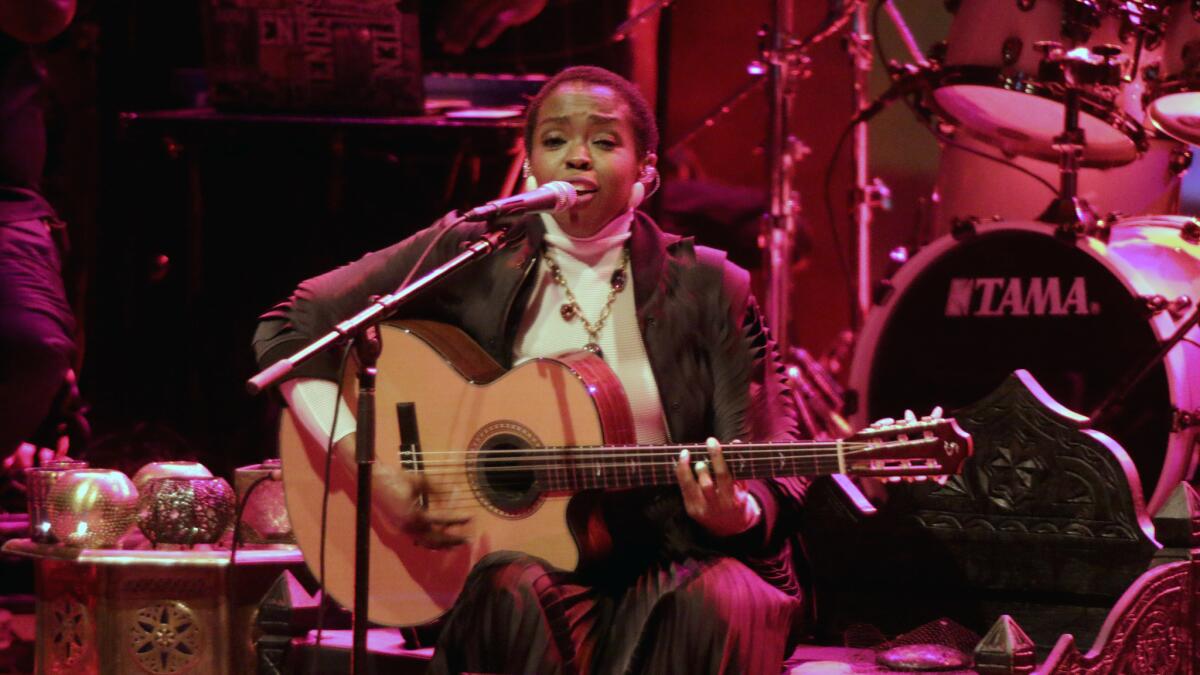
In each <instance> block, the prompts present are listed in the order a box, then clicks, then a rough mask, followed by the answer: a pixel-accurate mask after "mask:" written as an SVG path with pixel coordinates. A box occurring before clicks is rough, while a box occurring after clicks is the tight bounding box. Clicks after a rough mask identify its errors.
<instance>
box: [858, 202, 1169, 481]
mask: <svg viewBox="0 0 1200 675" xmlns="http://www.w3.org/2000/svg"><path fill="white" fill-rule="evenodd" d="M1039 227H1041V228H1043V229H1041V230H1039V229H1036V228H1039ZM941 241H942V242H946V243H947V244H948V248H946V249H945V250H944V251H942V252H941V253H940V254H936V255H935V257H934V258H933V259H932V260H930V259H929V258H928V257H927V258H925V259H922V258H921V257H920V256H918V257H917V258H914V259H913V260H912V261H910V262H909V263H908V264H909V265H919V266H917V267H914V268H913V269H910V270H908V272H909V273H910V274H914V275H913V276H911V277H910V279H911V280H910V281H909V282H908V283H906V284H905V285H902V286H901V285H898V287H897V291H896V292H894V293H893V296H892V297H890V298H888V299H887V300H885V303H884V306H883V307H881V308H879V309H877V310H876V311H875V313H874V315H873V316H872V317H869V319H868V322H867V326H866V327H865V329H864V332H863V337H862V341H861V342H860V344H859V352H858V353H857V354H856V357H855V364H854V369H853V371H854V372H853V373H852V378H854V380H855V381H854V382H852V385H853V386H856V387H860V392H859V393H860V395H862V396H863V399H862V400H861V406H860V407H861V408H865V417H862V416H861V415H860V419H865V420H871V419H877V418H879V417H884V416H892V417H895V416H898V415H899V414H901V413H903V412H904V410H905V409H906V408H907V409H912V410H914V411H918V412H926V411H928V410H929V409H930V408H931V407H932V406H934V405H941V406H944V407H946V409H947V410H948V411H949V412H950V413H952V412H953V411H954V410H955V409H956V408H959V407H962V406H964V405H967V404H969V403H972V402H974V401H977V400H978V399H980V398H982V397H983V396H985V395H986V394H988V393H990V392H991V391H992V390H993V389H995V388H996V387H997V386H998V385H999V384H1000V383H1001V382H1002V381H1003V380H1004V379H1005V378H1006V377H1007V376H1008V375H1009V374H1010V373H1011V372H1012V371H1014V370H1016V369H1018V368H1024V369H1026V370H1028V371H1030V372H1031V373H1032V374H1033V375H1034V377H1036V378H1037V380H1038V382H1040V383H1041V384H1042V386H1044V387H1045V388H1046V390H1047V391H1048V392H1049V393H1050V394H1051V395H1052V396H1054V397H1055V398H1056V399H1057V400H1058V401H1059V403H1062V404H1063V405H1065V406H1067V407H1068V408H1070V409H1072V410H1074V411H1076V412H1078V413H1080V414H1084V415H1087V414H1089V413H1090V412H1091V411H1092V409H1093V408H1094V407H1095V406H1096V405H1097V404H1099V403H1100V402H1101V401H1102V400H1103V399H1104V398H1105V396H1106V395H1108V393H1109V392H1110V391H1111V390H1112V389H1113V388H1114V386H1115V385H1116V384H1117V383H1118V381H1120V380H1121V378H1122V377H1123V376H1125V374H1126V373H1127V371H1128V370H1129V369H1130V368H1133V367H1135V366H1136V365H1137V364H1138V363H1139V362H1140V360H1141V359H1143V358H1144V357H1145V356H1146V355H1147V354H1149V353H1151V352H1152V351H1153V350H1154V348H1155V346H1156V345H1157V343H1158V342H1157V338H1156V336H1155V335H1154V331H1153V328H1152V326H1151V324H1150V322H1149V320H1148V319H1147V314H1146V311H1145V308H1144V304H1143V302H1142V301H1141V300H1140V299H1139V298H1138V297H1137V296H1136V295H1135V294H1133V293H1132V292H1131V291H1130V290H1129V289H1128V288H1127V287H1126V286H1125V284H1124V282H1123V281H1122V280H1121V279H1120V278H1119V277H1118V276H1116V274H1115V273H1114V272H1113V271H1112V269H1110V267H1109V266H1107V265H1106V264H1105V263H1104V262H1102V261H1101V260H1100V259H1099V258H1098V257H1096V256H1095V255H1093V254H1091V253H1089V252H1088V251H1086V250H1084V249H1082V248H1080V247H1077V246H1075V245H1072V244H1065V243H1063V242H1060V241H1058V240H1056V239H1055V238H1054V237H1053V236H1051V235H1050V233H1049V228H1047V227H1045V226H1037V225H1032V224H1030V225H1027V226H1026V227H1024V228H995V229H987V228H983V229H981V231H980V232H979V234H977V235H974V236H970V237H968V238H966V239H964V240H963V241H960V242H957V243H953V244H949V242H951V241H952V240H950V239H949V238H946V239H945V240H941ZM936 246H937V243H935V244H934V245H933V246H932V247H931V248H933V247H936ZM904 273H905V270H903V269H902V270H901V274H904ZM864 378H865V379H864ZM864 385H865V391H863V390H862V389H861V388H863V387H864ZM1171 422H1172V402H1171V397H1170V391H1169V385H1168V378H1167V373H1166V369H1165V367H1164V366H1162V365H1161V364H1159V365H1156V366H1155V367H1154V369H1153V370H1152V371H1151V372H1150V374H1149V375H1148V376H1147V377H1146V378H1145V379H1144V380H1143V381H1142V382H1141V383H1140V384H1139V385H1138V386H1137V388H1135V389H1134V391H1133V392H1132V393H1131V395H1130V396H1129V398H1128V399H1127V400H1126V402H1125V404H1124V405H1123V406H1121V408H1120V409H1119V410H1118V411H1117V414H1116V415H1115V416H1114V417H1112V418H1111V421H1110V422H1109V423H1108V424H1106V425H1105V426H1103V427H1102V428H1101V429H1100V430H1101V431H1104V432H1106V433H1108V434H1110V435H1111V436H1113V437H1114V438H1116V439H1117V441H1118V442H1120V443H1121V444H1122V445H1123V446H1124V448H1125V449H1126V451H1127V452H1128V453H1129V455H1130V457H1131V458H1132V459H1133V461H1134V464H1135V465H1136V467H1137V470H1138V473H1139V476H1140V478H1141V481H1142V485H1143V488H1144V493H1143V494H1144V495H1145V496H1146V497H1147V498H1148V497H1149V496H1150V495H1151V493H1153V488H1154V485H1155V483H1156V481H1157V480H1158V478H1159V474H1160V472H1161V469H1162V466H1163V460H1164V455H1165V453H1166V446H1167V443H1168V437H1169V435H1170V433H1171Z"/></svg>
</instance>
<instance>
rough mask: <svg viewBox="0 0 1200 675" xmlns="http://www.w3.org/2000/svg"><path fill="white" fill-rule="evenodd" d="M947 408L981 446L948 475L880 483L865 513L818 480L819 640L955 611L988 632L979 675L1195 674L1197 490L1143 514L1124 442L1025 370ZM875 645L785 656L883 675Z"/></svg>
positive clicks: (962, 621)
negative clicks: (881, 490)
mask: <svg viewBox="0 0 1200 675" xmlns="http://www.w3.org/2000/svg"><path fill="white" fill-rule="evenodd" d="M954 417H955V418H956V419H957V420H958V422H959V424H960V426H962V427H963V428H964V429H965V430H967V431H968V432H970V433H971V434H972V435H973V437H974V443H975V454H974V456H973V457H972V458H971V459H970V460H969V461H968V462H967V464H966V466H965V469H964V471H963V473H962V474H961V475H959V476H955V477H953V478H951V479H950V480H949V481H947V482H946V483H945V484H943V485H938V484H936V483H915V484H889V485H888V490H887V501H886V503H884V504H882V505H880V506H879V507H878V511H877V513H874V514H873V515H868V514H866V513H864V512H863V510H861V509H860V508H859V507H858V506H856V504H855V502H853V501H852V500H851V499H850V498H849V497H848V496H847V495H846V493H845V492H844V491H843V490H841V489H839V488H838V487H837V486H836V485H835V484H834V483H833V482H831V481H818V482H817V483H815V484H814V485H813V487H812V490H811V491H810V493H809V500H808V504H807V505H806V509H805V514H804V523H803V529H804V532H805V542H806V547H807V549H808V556H809V560H810V561H811V571H812V581H813V584H812V585H813V589H814V600H815V605H816V623H815V625H814V629H813V636H814V640H815V641H817V642H820V643H824V644H845V642H846V641H845V636H847V635H861V634H862V633H863V627H864V626H870V627H871V628H872V630H875V631H877V633H876V634H880V635H887V636H895V635H899V634H903V633H905V632H908V631H912V630H913V629H914V628H917V627H919V626H922V625H925V626H929V625H935V624H932V623H931V622H935V621H938V620H945V619H949V620H950V621H951V622H953V624H954V625H960V626H962V627H965V628H966V629H969V631H974V633H975V634H977V635H980V636H983V638H982V640H981V641H980V642H979V643H978V645H977V646H976V648H975V650H974V651H975V654H974V656H975V658H974V661H975V666H974V669H975V671H977V672H981V673H1018V672H1031V671H1033V670H1034V669H1035V667H1036V668H1037V671H1038V672H1044V673H1107V672H1123V673H1147V674H1149V673H1155V674H1161V673H1181V672H1192V671H1193V670H1195V669H1197V668H1196V665H1195V664H1197V663H1200V661H1198V659H1200V644H1197V643H1196V642H1195V637H1194V633H1195V631H1194V627H1195V626H1197V625H1198V624H1197V620H1198V619H1200V611H1198V608H1200V605H1198V604H1197V603H1196V602H1195V601H1194V599H1195V589H1194V588H1193V584H1194V581H1193V579H1194V578H1195V577H1196V575H1197V573H1198V572H1200V566H1197V564H1196V562H1195V556H1194V551H1193V547H1195V546H1197V545H1198V544H1197V542H1200V539H1198V538H1197V533H1198V532H1200V519H1198V518H1197V514H1200V508H1198V504H1200V500H1197V497H1196V493H1195V492H1193V491H1192V489H1191V487H1190V486H1189V485H1187V484H1181V485H1180V487H1179V488H1178V489H1177V490H1176V492H1175V493H1174V494H1173V495H1172V498H1171V499H1170V500H1169V502H1168V503H1167V504H1166V505H1165V506H1164V508H1163V509H1162V510H1161V511H1160V513H1159V514H1157V515H1156V517H1155V519H1154V522H1153V523H1151V520H1150V518H1149V516H1148V514H1147V513H1146V509H1145V505H1144V502H1143V499H1142V494H1141V487H1140V486H1141V483H1140V482H1139V480H1138V476H1137V474H1136V471H1135V469H1134V468H1133V464H1132V462H1131V461H1130V460H1129V457H1128V455H1126V453H1125V451H1124V450H1123V449H1122V448H1121V447H1120V446H1119V445H1118V444H1117V443H1116V442H1115V441H1113V440H1112V439H1111V438H1109V437H1107V436H1105V435H1103V434H1100V433H1098V432H1095V431H1091V430H1088V429H1087V428H1086V422H1087V420H1086V419H1085V418H1083V417H1081V416H1079V415H1077V414H1075V413H1072V412H1071V411H1069V410H1067V409H1065V408H1063V407H1062V406H1060V405H1058V404H1057V403H1056V402H1054V400H1053V399H1051V398H1050V397H1049V396H1048V395H1047V394H1046V392H1045V391H1044V390H1043V389H1042V388H1041V387H1040V386H1039V385H1038V384H1037V382H1036V381H1034V379H1033V378H1032V376H1030V375H1029V374H1028V373H1027V372H1024V371H1018V372H1016V373H1014V374H1013V375H1012V376H1011V377H1010V378H1009V379H1008V380H1006V381H1005V382H1004V383H1003V384H1002V385H1001V386H1000V387H999V388H998V389H997V390H996V391H994V392H993V393H992V394H990V395H989V396H987V397H986V398H984V399H983V400H981V401H979V402H977V403H975V404H973V405H971V406H968V407H966V408H964V409H962V410H958V411H955V413H954ZM1079 645H1085V646H1086V645H1092V649H1091V650H1090V651H1088V652H1087V653H1086V654H1085V653H1081V651H1080V648H1079ZM1085 648H1086V647H1085ZM872 654H873V652H871V651H870V650H862V649H860V650H845V651H843V652H836V651H835V652H830V651H829V650H828V649H827V648H825V649H819V648H814V647H811V646H807V645H806V646H802V647H801V648H800V649H799V650H797V652H796V654H794V655H793V658H792V660H791V661H789V663H790V664H792V665H797V664H804V663H806V662H812V661H815V660H826V661H827V660H833V661H838V660H841V661H843V662H844V665H846V666H847V668H848V669H844V670H843V671H842V672H881V671H880V670H878V669H877V668H878V666H876V665H875V664H874V659H872V658H871V656H872ZM855 664H857V665H855ZM1039 664H1040V665H1039ZM797 672H805V670H804V669H803V668H800V669H798V671H797Z"/></svg>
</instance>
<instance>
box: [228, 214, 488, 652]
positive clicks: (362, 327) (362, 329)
mask: <svg viewBox="0 0 1200 675" xmlns="http://www.w3.org/2000/svg"><path fill="white" fill-rule="evenodd" d="M460 222H461V221H460ZM457 224H458V223H455V224H454V225H451V226H450V227H454V226H455V225H457ZM510 241H511V239H510V237H509V234H508V230H507V229H498V230H493V231H489V232H487V233H486V234H484V235H483V236H482V237H480V238H479V240H478V241H476V242H475V243H473V244H471V245H470V246H468V247H467V248H466V249H464V250H463V252H462V253H459V254H458V255H457V256H455V257H453V258H451V259H450V260H449V261H448V262H446V263H443V264H442V265H441V266H440V267H438V268H437V269H434V270H433V271H431V272H429V273H428V274H426V275H424V276H422V277H421V278H419V279H417V280H416V281H414V282H412V283H410V284H408V285H407V286H404V287H402V288H398V289H396V290H395V291H393V292H392V293H390V294H388V295H385V296H383V297H380V298H377V299H375V300H374V301H373V302H372V303H371V304H370V305H368V306H367V307H366V308H365V309H363V310H362V311H360V312H359V313H358V314H355V315H354V316H352V317H350V318H349V319H346V320H345V321H343V322H341V323H339V324H338V325H337V326H335V327H334V328H333V330H331V331H329V332H328V333H326V334H325V335H323V336H321V337H320V338H317V339H316V340H314V341H312V342H311V343H309V344H308V345H307V346H305V347H304V348H303V349H301V350H300V351H298V352H296V353H295V354H293V355H291V356H289V357H287V358H285V359H282V360H280V361H277V362H276V363H274V364H272V365H270V366H268V367H267V368H265V369H263V370H262V371H260V372H259V373H258V374H257V375H255V376H254V377H252V378H250V379H249V380H248V381H247V382H246V389H247V390H248V391H249V392H250V393H251V394H258V393H259V392H262V391H263V390H265V389H267V388H268V387H271V386H273V385H275V384H276V383H278V382H279V380H280V379H282V378H283V377H285V376H286V375H287V374H288V373H290V372H292V371H293V370H294V369H295V368H296V367H298V366H300V365H301V364H303V363H305V362H306V361H308V360H310V359H311V358H313V357H314V356H316V355H317V354H320V353H322V352H324V351H327V350H328V349H330V348H332V347H333V346H334V345H338V344H342V343H343V342H344V341H347V340H349V341H350V342H351V343H352V344H353V345H354V349H355V354H356V355H357V356H358V359H359V368H358V373H357V378H358V387H359V389H358V391H359V395H358V413H357V414H358V421H357V423H358V432H357V435H356V437H355V440H356V447H355V463H356V465H357V468H358V492H357V503H356V504H355V547H354V627H353V648H352V650H351V658H350V672H351V673H353V674H354V675H362V674H363V673H366V669H367V621H368V619H367V615H368V604H369V600H370V594H369V586H370V550H369V549H370V531H371V478H372V470H373V468H374V464H375V372H376V371H375V365H376V361H377V359H378V357H379V353H380V351H381V349H382V343H381V342H380V340H379V332H378V330H376V328H375V327H376V326H377V325H378V324H379V323H380V322H382V321H383V320H384V319H386V318H387V317H389V316H391V314H392V313H393V311H395V309H396V308H397V307H399V306H400V305H402V304H404V303H406V302H408V300H409V299H410V298H411V297H413V296H414V295H417V294H419V293H421V292H422V291H423V290H424V289H425V288H427V287H429V286H432V285H433V284H435V283H437V282H439V281H441V280H442V279H444V278H445V277H447V276H449V275H450V274H452V273H454V272H456V271H458V270H459V269H462V268H463V267H465V266H466V265H467V264H468V263H470V262H472V261H474V260H476V259H478V258H482V257H485V256H487V255H489V254H491V253H493V252H495V251H498V250H500V249H501V248H504V247H505V246H506V245H508V244H509V243H510ZM322 536H324V534H322Z"/></svg>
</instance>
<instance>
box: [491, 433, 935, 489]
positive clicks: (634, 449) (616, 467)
mask: <svg viewBox="0 0 1200 675" xmlns="http://www.w3.org/2000/svg"><path fill="white" fill-rule="evenodd" d="M928 442H929V441H928V440H926V439H921V438H918V439H914V440H911V441H901V442H899V443H901V444H908V445H912V446H913V448H917V447H919V446H922V445H926V444H928ZM888 445H889V447H893V448H894V447H895V445H896V443H891V444H888ZM862 448H863V444H861V443H856V442H851V441H843V442H837V441H822V442H815V441H814V442H803V443H739V444H736V445H726V446H723V452H722V454H723V455H724V457H725V463H726V465H727V466H728V467H729V471H730V473H732V474H733V477H734V478H735V479H750V478H772V477H777V476H823V475H827V474H834V473H850V472H851V469H852V463H851V460H852V459H856V452H861V449H862ZM683 450H687V451H688V452H689V454H690V456H691V460H692V462H693V463H695V462H697V461H708V459H709V458H708V452H707V448H706V447H705V446H704V445H703V444H698V445H631V446H591V447H577V448H569V449H550V448H531V449H528V450H524V451H521V452H520V453H513V454H512V455H510V456H508V457H505V458H496V457H485V458H484V459H483V461H489V460H492V461H500V462H504V463H505V464H506V465H507V466H506V467H505V468H506V469H507V470H526V471H532V472H533V473H534V475H535V476H536V477H537V481H538V483H539V484H540V485H541V486H542V487H543V489H547V490H551V491H570V492H573V491H577V490H586V489H593V488H629V487H642V486H648V485H665V484H672V483H675V482H676V478H675V465H676V463H677V462H678V461H679V453H680V452H681V451H683Z"/></svg>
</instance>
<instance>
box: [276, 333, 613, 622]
mask: <svg viewBox="0 0 1200 675" xmlns="http://www.w3.org/2000/svg"><path fill="white" fill-rule="evenodd" d="M380 334H381V336H382V340H383V353H382V355H381V356H380V359H379V364H378V373H379V374H378V379H377V386H376V403H375V418H376V422H375V424H376V446H375V447H376V461H377V464H378V465H393V466H397V467H400V468H402V469H404V470H414V469H420V470H423V471H424V473H425V475H426V477H427V479H428V480H429V482H430V484H431V485H432V486H433V487H434V489H435V490H436V494H435V496H434V497H432V499H431V501H432V502H433V503H434V505H435V506H437V507H439V508H445V509H448V510H449V511H450V513H451V514H455V515H463V516H469V517H470V522H469V523H468V524H467V525H465V526H464V528H463V533H464V534H465V535H466V536H467V537H468V538H469V542H468V543H467V544H465V545H463V546H458V547H455V548H451V549H446V550H432V549H429V548H424V547H422V546H418V545H416V544H415V543H414V542H413V539H412V537H411V536H410V535H407V534H403V533H401V532H399V531H398V529H397V528H395V527H387V526H385V523H384V518H385V516H384V515H383V514H382V513H380V510H379V509H377V508H376V509H374V512H373V513H372V517H371V542H370V557H371V579H370V584H371V585H370V592H371V603H370V612H369V618H370V620H371V621H374V622H376V623H380V624H385V625H393V626H409V625H417V624H422V623H427V622H429V621H432V620H434V619H436V618H437V617H439V616H441V615H442V614H444V613H445V612H446V611H447V610H449V609H450V607H451V606H452V605H453V604H454V601H455V599H456V598H457V597H458V595H459V593H460V591H461V590H462V588H463V583H464V581H465V580H466V577H467V574H468V573H469V572H470V570H471V568H472V567H473V566H474V565H475V563H476V562H478V561H479V560H480V559H481V558H483V557H484V556H486V555H487V554H489V553H492V552H494V551H501V550H513V551H521V552H524V553H528V554H530V555H534V556H538V557H540V558H544V559H545V560H547V561H548V562H550V563H551V564H552V565H555V566H557V567H560V568H563V569H574V568H575V567H576V565H577V563H578V561H579V556H580V551H581V550H582V551H583V553H584V555H585V557H586V556H589V555H592V554H594V553H597V552H599V551H601V550H603V548H604V547H605V543H606V537H607V534H606V533H605V532H604V530H603V528H602V526H601V525H600V523H598V522H595V521H594V519H595V516H594V515H591V514H592V513H593V512H592V511H591V510H589V509H587V508H586V507H585V506H584V503H585V502H586V501H589V500H586V499H585V495H579V499H576V500H575V503H574V504H573V505H572V507H571V509H570V511H571V516H572V518H573V519H574V520H576V521H581V522H574V523H572V525H571V526H568V504H569V503H570V502H571V495H570V494H569V493H566V492H559V493H552V492H546V491H543V490H541V489H540V486H539V485H538V484H537V483H536V482H535V480H534V478H533V474H532V473H531V472H529V471H525V470H521V469H520V468H519V467H512V466H507V465H506V464H505V462H504V458H505V457H506V456H508V455H509V454H510V453H511V452H512V451H513V450H520V449H523V448H526V449H530V448H532V449H535V448H538V447H548V448H556V447H572V446H587V445H602V444H609V445H612V444H624V443H633V442H634V434H633V424H632V414H631V413H630V409H629V404H628V401H627V400H626V399H625V396H624V393H623V391H622V389H621V387H620V385H619V382H618V381H617V380H616V377H615V375H614V374H613V373H612V371H611V370H609V369H608V367H607V365H606V364H604V362H603V361H602V360H601V359H599V358H598V357H595V356H593V355H591V354H587V353H578V354H572V355H568V356H565V357H562V358H557V359H537V360H534V361H530V362H527V363H525V364H522V365H521V366H519V367H517V368H514V369H512V370H510V371H507V372H505V371H504V370H503V368H501V367H500V366H499V365H498V364H496V363H495V361H494V360H492V359H491V358H490V357H489V356H488V355H487V354H486V352H484V351H483V350H482V349H480V348H479V347H478V346H477V345H476V344H475V343H474V342H473V341H472V340H471V339H470V338H469V337H468V336H467V335H466V334H464V333H462V332H461V331H459V330H457V329H455V328H452V327H449V326H446V325H444V324H437V323H432V322H419V321H411V322H404V323H402V324H398V325H384V326H381V327H380ZM347 370H348V371H350V373H349V377H348V378H347V381H346V382H345V385H344V387H345V392H346V394H347V395H348V396H347V398H348V399H349V401H350V408H351V409H352V410H353V409H354V408H355V398H356V395H357V388H356V387H357V385H356V382H355V378H354V376H353V370H352V369H351V368H348V369H347ZM401 402H413V403H415V404H416V418H417V424H418V428H419V434H420V441H421V448H420V455H419V456H418V457H415V458H414V457H411V456H407V457H402V456H401V452H400V448H401V445H400V443H401V439H400V437H399V436H400V432H399V425H398V421H397V412H396V404H397V403H401ZM279 440H280V442H279V448H280V457H281V459H282V462H283V479H284V490H285V493H286V496H287V507H288V514H289V516H290V518H291V522H292V526H293V529H294V531H295V534H296V540H297V543H298V544H299V546H300V549H301V551H302V552H303V553H304V560H305V562H306V563H307V564H308V566H309V569H310V570H312V572H313V574H314V575H319V573H320V570H319V569H318V565H319V560H320V558H319V556H320V545H321V541H320V539H321V497H322V492H323V490H324V485H325V475H324V474H325V454H326V453H325V448H324V447H323V446H320V445H318V444H316V443H313V442H312V441H311V440H309V439H307V437H306V435H305V434H303V433H301V430H300V429H299V427H298V425H297V423H296V421H295V420H294V418H293V417H292V416H291V414H290V413H289V412H287V411H285V412H284V415H283V419H282V422H281V427H280V439H279ZM526 452H536V450H526ZM481 458H485V459H487V460H488V461H486V462H482V463H481V462H479V460H480V459H481ZM418 465H419V466H418ZM355 502H356V499H355V484H354V479H353V478H351V477H349V475H348V472H346V471H345V470H338V469H336V468H335V469H334V470H333V471H331V475H330V492H329V511H328V526H327V529H326V535H325V541H326V544H325V587H326V589H327V591H328V592H329V594H330V595H331V596H333V598H334V599H335V600H337V601H338V602H339V603H341V604H342V605H345V606H351V605H352V604H353V598H354V550H355V541H354V522H355ZM576 514H578V515H576ZM589 517H590V518H592V519H593V520H592V521H589V520H588V518H589Z"/></svg>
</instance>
